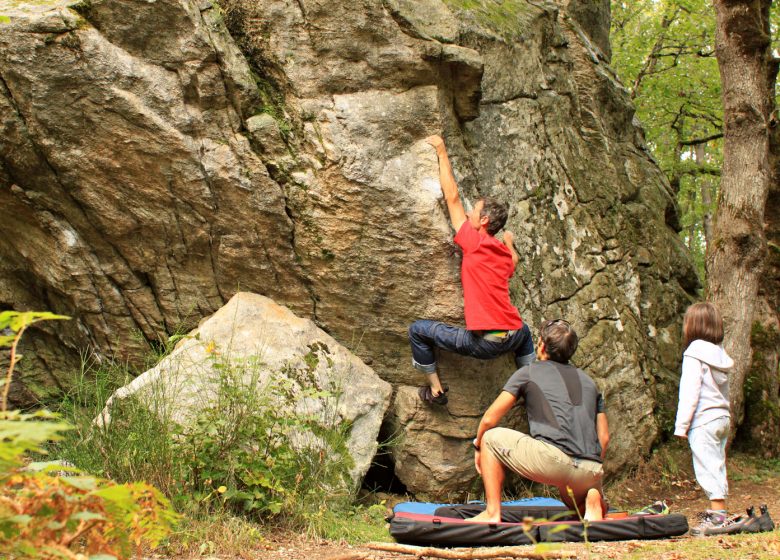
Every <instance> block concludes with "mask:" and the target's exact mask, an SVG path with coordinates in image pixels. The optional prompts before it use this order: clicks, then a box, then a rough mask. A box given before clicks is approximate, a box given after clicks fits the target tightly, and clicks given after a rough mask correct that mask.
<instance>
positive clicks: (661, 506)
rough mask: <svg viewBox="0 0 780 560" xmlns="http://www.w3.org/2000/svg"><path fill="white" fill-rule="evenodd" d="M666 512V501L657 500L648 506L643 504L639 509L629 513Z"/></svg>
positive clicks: (661, 513) (648, 513)
mask: <svg viewBox="0 0 780 560" xmlns="http://www.w3.org/2000/svg"><path fill="white" fill-rule="evenodd" d="M668 513H669V506H668V505H667V504H666V501H665V500H657V501H655V502H653V503H652V504H650V505H649V506H645V507H643V508H642V509H640V510H639V511H635V512H634V513H632V514H631V515H667V514H668Z"/></svg>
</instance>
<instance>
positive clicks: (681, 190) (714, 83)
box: [611, 0, 723, 276]
mask: <svg viewBox="0 0 780 560" xmlns="http://www.w3.org/2000/svg"><path fill="white" fill-rule="evenodd" d="M611 39H612V49H613V58H612V64H613V66H614V68H615V70H616V72H617V73H618V75H619V76H620V77H621V79H622V80H623V83H624V84H626V86H627V87H628V88H629V91H630V93H631V96H632V97H633V99H634V104H635V105H636V110H637V116H638V117H639V119H640V120H641V121H642V125H643V127H644V129H645V133H646V136H647V141H648V144H649V146H650V148H651V150H652V152H653V155H654V156H655V158H656V160H657V161H658V163H659V165H660V167H661V169H662V170H663V171H664V172H665V173H666V176H667V177H668V179H669V182H670V183H671V185H672V187H673V188H674V189H675V191H676V192H677V196H678V202H679V204H680V207H681V209H682V210H683V215H682V220H681V222H682V223H681V225H682V228H683V229H682V232H681V235H682V237H683V239H684V241H685V242H686V244H687V245H688V247H689V249H690V250H691V252H692V254H693V256H694V259H695V261H696V263H697V265H698V268H699V272H700V275H702V276H703V272H704V252H705V250H706V244H705V242H706V240H705V230H704V222H705V215H709V216H711V215H713V214H714V205H715V201H716V200H717V189H718V185H719V176H720V172H719V170H720V167H721V165H722V162H723V143H722V140H721V138H720V136H721V134H722V127H723V108H722V103H721V92H720V75H719V72H718V64H717V60H716V58H715V47H714V41H715V13H714V11H713V10H712V6H711V5H710V3H709V2H707V1H705V0H660V1H658V0H636V1H632V2H622V1H614V0H613V2H612V31H611ZM697 147H698V150H697Z"/></svg>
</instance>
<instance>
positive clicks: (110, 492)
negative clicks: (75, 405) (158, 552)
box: [0, 311, 176, 560]
mask: <svg viewBox="0 0 780 560" xmlns="http://www.w3.org/2000/svg"><path fill="white" fill-rule="evenodd" d="M65 318H66V317H62V316H59V315H54V314H52V313H39V312H16V311H4V312H2V313H0V328H2V329H8V330H10V331H12V332H13V336H11V337H9V338H10V339H9V338H6V339H5V341H4V342H5V343H6V344H8V343H9V342H10V346H11V359H10V364H9V368H8V374H7V377H6V387H5V390H4V393H3V402H2V413H1V414H0V552H2V553H3V557H4V558H5V557H9V556H10V557H11V558H33V559H34V558H42V559H43V558H46V559H49V558H67V559H71V558H72V559H76V558H84V555H83V554H82V552H86V553H87V555H88V556H89V558H90V559H91V560H108V559H114V560H116V559H117V558H127V557H129V556H130V554H131V551H132V549H133V548H135V550H136V551H139V550H140V548H141V547H142V546H143V545H150V546H152V547H154V546H156V545H157V544H159V542H160V541H161V540H162V539H163V538H165V537H166V536H167V535H168V533H169V532H170V530H171V528H172V526H173V523H174V522H175V521H176V514H175V513H174V512H173V510H172V509H171V508H170V506H169V504H168V501H167V500H166V499H165V498H164V497H163V496H162V495H161V494H160V492H159V491H158V490H156V489H155V488H153V487H151V486H149V485H147V484H145V483H135V484H132V485H116V484H115V483H113V482H109V481H106V480H101V479H99V478H94V477H91V476H59V475H58V473H55V472H54V471H55V470H56V469H57V468H58V467H59V465H54V464H46V463H29V457H25V455H26V454H29V453H38V454H40V453H44V452H45V451H44V449H43V445H44V444H45V443H47V442H49V441H54V440H57V439H61V437H62V434H61V432H64V431H66V430H68V429H70V425H68V424H67V423H64V422H61V421H59V420H58V417H57V416H55V415H53V414H51V413H49V412H46V411H40V412H37V413H34V414H23V413H21V412H19V411H10V412H9V411H6V399H7V395H8V391H7V388H8V385H9V384H10V380H11V378H12V376H13V371H14V366H15V364H16V362H17V360H18V358H17V357H16V356H15V351H16V347H17V344H18V343H19V340H20V338H21V336H22V334H23V333H24V331H25V329H26V328H27V327H28V326H29V325H31V324H33V323H36V322H38V321H43V320H51V319H65ZM25 463H27V466H26V467H25V468H22V465H24V464H25ZM68 470H70V471H71V472H70V475H73V474H78V472H77V471H75V470H74V469H68ZM59 474H68V473H59Z"/></svg>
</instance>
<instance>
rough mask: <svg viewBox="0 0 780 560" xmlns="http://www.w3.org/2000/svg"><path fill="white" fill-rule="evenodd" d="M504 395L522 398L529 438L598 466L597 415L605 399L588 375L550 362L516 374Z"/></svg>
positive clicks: (599, 460)
mask: <svg viewBox="0 0 780 560" xmlns="http://www.w3.org/2000/svg"><path fill="white" fill-rule="evenodd" d="M504 391H506V392H508V393H511V394H512V395H514V396H515V397H516V398H517V399H518V400H519V399H520V398H521V397H523V398H525V408H526V412H527V414H528V424H529V427H530V430H531V437H534V438H536V439H539V440H542V441H546V442H547V443H550V444H552V445H554V446H555V447H557V448H558V449H560V450H561V451H563V452H564V453H566V455H568V456H569V457H574V458H578V459H588V460H591V461H598V462H599V463H600V462H601V444H600V443H599V438H598V435H597V434H596V414H598V413H599V412H604V398H603V397H602V396H601V393H600V392H599V390H598V387H596V384H595V383H594V382H593V380H592V379H591V378H590V377H588V375H587V374H586V373H585V372H584V371H582V370H581V369H578V368H576V367H574V366H572V365H569V364H561V363H558V362H554V361H552V360H545V361H543V362H535V363H533V364H531V365H528V366H525V367H522V368H520V369H519V370H517V371H516V372H515V373H514V374H512V377H510V378H509V381H507V382H506V385H504Z"/></svg>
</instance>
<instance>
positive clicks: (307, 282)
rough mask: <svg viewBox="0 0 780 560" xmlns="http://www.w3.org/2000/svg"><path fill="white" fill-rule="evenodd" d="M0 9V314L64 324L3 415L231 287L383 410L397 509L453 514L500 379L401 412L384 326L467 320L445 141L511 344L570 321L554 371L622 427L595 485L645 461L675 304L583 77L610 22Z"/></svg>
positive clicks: (318, 12) (672, 357) (657, 234)
mask: <svg viewBox="0 0 780 560" xmlns="http://www.w3.org/2000/svg"><path fill="white" fill-rule="evenodd" d="M6 4H7V1H6V2H3V0H0V6H6ZM8 6H10V7H6V8H2V9H0V14H6V15H8V16H9V17H10V23H6V24H0V77H2V79H1V80H0V115H2V117H1V118H0V219H2V220H3V223H4V224H6V228H7V229H8V230H9V231H13V232H14V234H13V235H5V236H2V237H1V238H0V305H7V306H11V307H13V306H16V307H25V308H39V309H51V310H53V311H57V312H61V313H64V314H67V315H71V316H73V317H74V320H73V321H71V322H69V323H68V324H65V325H59V324H58V325H46V326H45V327H44V328H45V329H47V330H45V331H43V330H40V331H36V332H33V333H31V337H30V338H29V339H28V342H27V344H28V349H30V350H31V351H30V352H28V355H29V356H33V355H35V354H37V351H40V352H41V353H40V356H41V358H40V359H39V360H38V361H34V360H29V361H28V363H27V364H24V365H23V376H22V378H23V379H24V380H26V381H24V387H21V388H19V391H18V392H16V393H15V394H16V395H17V396H18V400H17V402H20V401H21V400H23V397H24V395H25V393H24V392H23V391H22V389H24V390H25V391H32V392H35V393H37V394H39V395H40V394H43V395H44V396H45V394H46V391H51V390H52V389H50V388H52V387H54V388H57V387H66V386H67V384H68V367H69V366H68V364H70V363H72V362H73V361H74V359H77V356H78V352H79V350H80V349H82V348H83V347H85V346H89V347H91V348H93V349H96V351H97V352H99V353H103V354H108V355H114V356H121V357H127V358H128V359H130V360H134V359H135V360H139V359H140V357H141V355H142V353H143V351H144V346H145V344H147V343H148V342H154V341H157V340H158V339H159V337H164V336H165V335H166V334H170V333H172V332H174V331H175V329H176V328H177V327H180V326H181V325H184V326H185V328H186V327H192V326H194V325H195V324H196V323H197V321H198V320H199V319H200V318H201V317H204V316H208V315H210V314H212V313H213V312H214V311H215V310H217V309H219V308H220V307H221V306H222V305H223V304H224V303H225V302H226V301H227V300H228V299H229V298H230V297H231V296H232V295H233V294H234V293H235V292H236V291H237V290H238V288H239V287H240V288H241V290H248V291H252V292H256V293H259V294H263V295H265V296H268V297H271V298H273V299H274V300H275V301H277V302H279V303H280V304H283V305H286V306H288V307H289V308H290V309H291V310H293V311H294V312H295V313H297V314H298V315H300V316H302V317H308V318H311V319H312V320H313V321H314V322H315V323H316V324H317V325H318V326H319V327H321V328H322V329H323V330H325V331H326V332H328V333H329V334H330V335H331V336H332V337H333V338H334V339H335V340H338V341H339V342H341V343H342V344H345V345H348V346H349V347H350V348H353V349H354V350H353V351H354V352H355V353H356V354H357V355H358V356H360V358H362V359H363V361H364V362H365V363H367V364H370V365H371V367H372V368H373V369H374V371H376V373H377V374H378V375H379V376H380V377H381V378H383V379H384V380H386V381H388V382H390V383H391V384H392V385H393V386H394V388H395V390H396V394H397V395H398V397H397V399H396V401H395V404H394V405H393V407H392V409H391V412H390V413H389V415H388V418H387V425H386V427H387V428H388V432H389V433H392V431H393V427H394V426H395V427H397V428H398V429H400V430H401V432H402V434H403V437H402V438H399V441H400V443H399V444H398V445H397V446H396V448H395V450H394V456H395V461H396V474H397V475H398V476H399V478H400V479H401V481H402V482H404V483H405V484H406V485H407V487H408V489H409V490H411V491H418V492H419V491H425V492H427V493H434V494H448V493H457V492H462V491H463V490H464V488H465V486H466V484H465V483H466V482H469V481H474V480H475V479H476V474H475V472H474V470H473V467H472V465H471V463H470V461H469V460H466V457H467V455H469V454H470V452H469V441H470V439H471V438H472V437H473V433H474V430H475V429H476V425H477V422H478V420H479V416H480V415H481V413H482V412H483V411H484V408H485V407H486V405H487V404H488V403H489V402H490V401H491V400H492V399H493V398H494V397H495V396H496V394H497V392H498V391H499V389H500V387H501V386H502V384H503V382H504V380H505V379H506V378H507V377H508V376H509V375H510V374H511V372H512V369H513V368H512V365H511V362H510V361H509V360H496V361H493V362H486V363H482V362H478V361H476V360H469V359H464V358H460V357H455V356H448V355H444V356H442V358H441V360H440V364H441V375H442V378H443V379H444V381H445V382H447V383H449V385H450V387H451V404H450V405H449V407H448V408H447V409H442V410H432V409H429V408H423V407H422V406H421V405H420V403H419V401H417V400H416V399H414V387H415V386H417V385H419V384H421V383H423V382H424V379H423V377H422V376H421V375H420V374H419V373H418V372H417V371H416V370H414V369H413V368H412V367H411V356H410V352H409V348H408V340H407V336H406V332H407V328H408V325H409V324H410V323H411V322H412V321H414V320H415V319H417V318H423V317H424V318H431V319H438V320H442V321H446V322H451V323H462V321H463V310H462V294H461V289H460V284H459V265H460V256H459V253H458V251H457V249H456V247H455V246H454V245H453V243H452V232H451V231H450V227H449V224H448V220H447V215H446V211H445V207H444V205H443V203H442V200H441V195H440V192H439V188H438V179H437V177H438V173H437V164H436V158H435V155H434V154H433V151H432V150H431V148H430V147H429V146H427V145H426V144H425V142H424V140H423V139H424V138H425V137H426V136H428V135H430V134H433V133H442V134H443V135H444V137H445V139H446V141H447V144H448V147H449V149H450V153H451V160H452V162H453V165H454V168H455V173H456V177H457V179H458V181H459V184H460V186H461V191H462V192H461V194H462V196H463V199H464V200H465V201H466V202H467V204H470V203H471V202H473V201H474V200H476V199H477V198H478V197H479V196H482V195H492V196H495V197H497V198H499V199H501V200H504V201H506V202H507V203H508V204H509V205H510V208H511V215H510V218H509V223H508V228H509V229H511V230H513V231H514V232H515V233H516V243H517V245H518V248H519V249H520V252H521V259H522V260H521V265H520V267H519V269H518V272H517V273H516V274H515V277H514V278H513V279H512V282H511V296H512V298H513V301H514V302H515V304H516V305H517V306H518V308H519V309H520V311H521V314H522V315H523V317H524V319H525V320H526V321H527V322H528V323H529V324H530V325H531V326H532V327H536V326H537V325H538V324H539V323H540V322H541V320H542V319H543V318H548V317H566V318H567V319H569V320H570V321H571V322H572V323H573V324H574V325H575V327H576V328H577V330H578V332H579V334H580V336H581V340H582V342H581V346H580V349H579V351H578V353H577V354H576V356H575V361H576V362H577V364H578V365H580V366H582V367H584V368H585V369H586V370H587V371H589V372H590V373H591V374H592V375H593V376H594V377H595V378H596V380H597V382H598V383H599V385H600V387H601V388H602V390H603V391H604V393H605V394H606V398H607V403H608V410H609V412H608V414H609V415H610V416H611V419H612V424H613V426H619V429H616V430H615V433H614V434H613V438H612V444H611V448H610V453H609V455H608V462H607V468H608V470H609V471H610V472H614V471H616V470H618V469H620V468H622V467H623V466H625V465H628V464H632V463H635V462H636V461H637V460H638V458H639V457H640V456H641V454H642V453H644V452H647V451H648V450H649V448H650V446H651V445H652V443H653V441H654V440H655V439H656V437H657V435H658V433H659V429H660V427H661V426H662V425H663V424H664V422H666V421H668V418H669V417H670V415H671V414H672V413H673V410H672V409H673V407H672V406H671V405H670V404H669V403H670V402H672V401H673V395H674V391H675V384H676V380H677V378H678V376H679V374H678V373H677V371H678V367H679V364H678V360H679V339H680V336H679V334H680V315H681V311H682V310H683V309H684V307H685V306H686V304H687V303H688V301H689V299H690V297H691V294H692V293H693V292H694V291H695V289H696V288H697V280H696V275H695V272H694V269H693V267H692V265H691V262H690V260H689V258H688V255H687V254H686V252H685V248H684V246H683V244H682V243H681V241H680V239H679V238H678V236H677V233H676V231H675V229H676V228H679V224H678V221H677V218H676V217H677V208H676V204H675V200H674V193H673V192H672V190H671V188H670V186H669V184H668V183H667V181H666V180H665V178H664V175H663V173H662V172H661V171H660V170H659V168H658V166H657V165H656V164H655V162H654V161H653V160H652V158H651V157H650V156H649V154H648V150H647V147H646V146H645V145H644V141H643V138H642V133H641V129H640V128H639V125H638V123H637V122H636V120H635V119H634V110H633V107H632V105H631V102H630V99H629V96H628V95H627V92H626V90H625V89H624V88H623V87H622V86H621V84H620V83H619V82H618V81H617V79H616V77H615V75H614V73H613V72H612V71H611V69H610V68H609V66H608V64H607V59H608V56H609V54H608V51H609V49H608V46H609V45H608V41H607V35H606V30H607V29H608V28H609V24H608V21H604V20H605V19H606V18H607V17H608V13H609V9H608V2H606V0H599V1H598V2H597V3H595V4H594V5H593V6H590V4H589V2H585V1H584V0H568V1H566V2H559V3H552V2H536V1H533V2H532V1H526V0H510V1H505V2H494V1H492V0H482V1H479V2H461V1H456V0H425V1H424V2H411V1H406V0H392V1H389V0H362V1H360V2H354V1H350V0H296V1H293V0H252V1H249V0H222V1H221V2H220V4H219V6H220V7H219V9H217V8H216V7H215V6H214V5H212V4H211V3H210V2H208V1H207V0H199V1H195V0H156V1H153V2H147V1H145V0H91V1H90V2H82V3H69V2H68V1H67V0H59V1H52V2H50V3H49V2H47V3H45V4H41V3H35V4H34V5H33V4H29V5H28V4H24V3H18V2H11V3H10V4H8ZM137 333H141V335H142V336H141V338H140V339H139V337H138V336H136V334H137ZM618 419H619V422H618ZM453 457H457V458H458V460H455V459H453Z"/></svg>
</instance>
